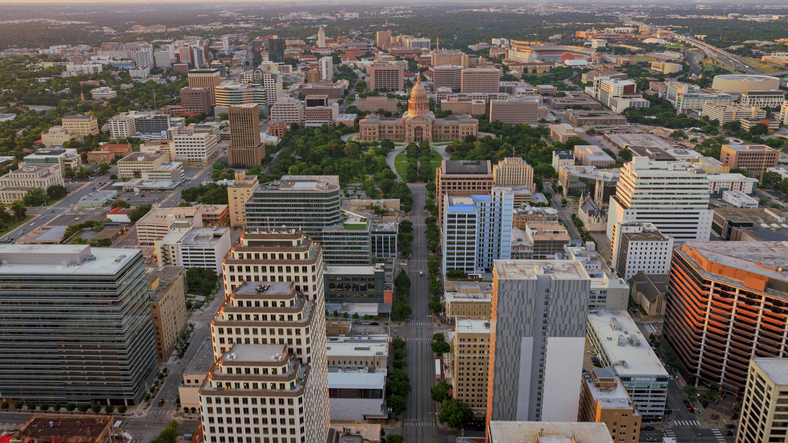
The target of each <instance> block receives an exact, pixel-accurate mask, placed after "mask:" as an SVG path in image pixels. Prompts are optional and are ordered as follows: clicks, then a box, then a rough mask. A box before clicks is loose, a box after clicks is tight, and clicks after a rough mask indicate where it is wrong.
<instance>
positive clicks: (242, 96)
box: [214, 82, 275, 115]
mask: <svg viewBox="0 0 788 443" xmlns="http://www.w3.org/2000/svg"><path fill="white" fill-rule="evenodd" d="M214 94H215V97H216V105H215V106H216V107H217V108H219V109H217V110H216V111H214V112H215V113H217V114H218V113H220V110H221V112H227V113H228V114H229V108H230V107H232V106H239V105H253V104H256V105H257V112H258V113H259V114H260V115H267V114H268V105H272V104H274V103H275V102H269V101H268V91H267V90H266V89H265V88H263V87H262V86H255V85H244V84H239V83H229V82H225V83H222V84H219V85H217V86H216V87H215V88H214Z"/></svg>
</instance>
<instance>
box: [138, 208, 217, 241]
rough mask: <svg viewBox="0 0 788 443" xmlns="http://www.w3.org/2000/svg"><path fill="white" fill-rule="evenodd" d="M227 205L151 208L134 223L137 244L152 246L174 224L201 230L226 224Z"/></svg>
mask: <svg viewBox="0 0 788 443" xmlns="http://www.w3.org/2000/svg"><path fill="white" fill-rule="evenodd" d="M227 219H228V209H227V205H195V206H186V207H177V208H153V209H151V210H150V212H148V213H147V214H145V216H144V217H142V218H141V219H139V220H138V221H137V223H136V225H135V226H136V228H137V244H139V245H145V246H153V245H154V244H155V242H156V240H161V239H163V238H164V236H165V235H167V234H168V233H169V232H170V227H171V226H172V225H173V224H174V223H178V226H185V225H187V226H192V227H195V228H202V227H206V226H217V225H221V224H224V223H226V222H227Z"/></svg>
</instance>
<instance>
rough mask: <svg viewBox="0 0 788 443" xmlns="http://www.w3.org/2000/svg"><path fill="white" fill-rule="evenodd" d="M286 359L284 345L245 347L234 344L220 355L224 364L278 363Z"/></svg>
mask: <svg viewBox="0 0 788 443" xmlns="http://www.w3.org/2000/svg"><path fill="white" fill-rule="evenodd" d="M286 358H287V352H286V349H285V345H245V344H240V343H236V344H234V345H233V347H232V348H231V349H230V351H229V352H225V353H224V355H222V361H223V362H224V364H231V363H235V362H261V363H263V362H265V363H269V362H274V363H276V362H280V363H284V361H285V359H286Z"/></svg>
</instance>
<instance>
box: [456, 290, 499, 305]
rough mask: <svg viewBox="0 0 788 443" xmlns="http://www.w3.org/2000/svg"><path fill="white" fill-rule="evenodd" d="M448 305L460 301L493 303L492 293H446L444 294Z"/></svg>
mask: <svg viewBox="0 0 788 443" xmlns="http://www.w3.org/2000/svg"><path fill="white" fill-rule="evenodd" d="M444 297H445V298H446V302H447V303H452V302H459V301H465V302H467V301H478V302H491V301H492V293H490V292H446V293H445V294H444Z"/></svg>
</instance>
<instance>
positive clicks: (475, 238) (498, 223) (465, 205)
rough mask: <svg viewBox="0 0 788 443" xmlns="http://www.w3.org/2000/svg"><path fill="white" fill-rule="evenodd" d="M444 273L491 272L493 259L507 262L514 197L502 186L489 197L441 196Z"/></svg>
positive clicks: (510, 240)
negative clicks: (442, 201)
mask: <svg viewBox="0 0 788 443" xmlns="http://www.w3.org/2000/svg"><path fill="white" fill-rule="evenodd" d="M444 200H445V202H444V207H445V209H446V212H445V219H444V220H443V223H442V226H443V243H442V244H443V267H442V268H443V273H444V274H445V273H446V272H448V271H449V270H450V269H461V270H463V271H465V272H467V273H472V272H491V271H492V267H493V260H508V259H509V258H510V257H511V251H512V216H513V213H514V195H513V194H512V189H511V188H507V187H505V186H493V188H492V190H491V191H490V193H489V194H486V195H472V196H470V197H462V196H450V195H446V196H444Z"/></svg>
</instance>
